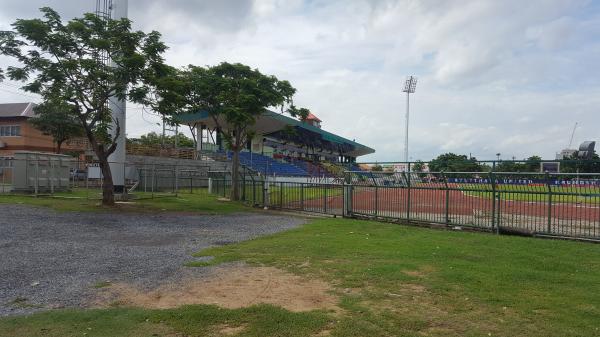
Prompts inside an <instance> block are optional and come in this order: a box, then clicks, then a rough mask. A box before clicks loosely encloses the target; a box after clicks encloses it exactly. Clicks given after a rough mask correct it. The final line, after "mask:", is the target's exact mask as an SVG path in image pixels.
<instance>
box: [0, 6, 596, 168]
mask: <svg viewBox="0 0 600 337" xmlns="http://www.w3.org/2000/svg"><path fill="white" fill-rule="evenodd" d="M95 5H96V1H93V0H54V1H52V0H46V1H40V0H28V1H23V0H0V30H6V29H10V23H12V22H13V21H14V20H15V19H16V18H33V17H38V16H39V15H40V14H39V11H38V8H39V7H42V6H50V7H52V8H54V9H55V10H57V11H58V12H59V13H61V15H62V16H63V18H65V19H69V18H73V17H78V16H80V15H81V14H82V13H84V12H93V11H94V9H95ZM129 17H130V19H131V20H133V24H134V27H135V28H136V29H141V30H143V31H151V30H157V31H159V32H161V33H162V35H163V40H164V42H165V43H166V44H167V45H168V46H169V50H168V51H167V53H166V55H165V57H166V61H167V62H168V63H169V64H171V65H174V66H186V65H188V64H195V65H201V66H202V65H215V64H218V63H219V62H222V61H227V62H241V63H245V64H248V65H250V66H251V67H254V68H258V69H259V70H260V71H261V72H263V73H266V74H272V75H275V76H277V77H278V78H279V79H286V80H289V81H290V82H291V83H292V85H293V86H294V87H295V88H296V89H297V90H298V91H297V94H296V96H295V98H294V102H295V103H296V105H298V106H302V107H307V108H309V109H310V110H311V111H312V112H313V113H314V114H315V115H317V116H318V117H319V118H320V119H322V120H323V123H322V125H323V128H324V129H326V130H328V131H331V132H334V133H337V134H339V135H342V136H344V137H346V138H349V139H355V140H356V141H357V142H359V143H362V144H365V145H368V146H370V147H372V148H374V149H375V150H376V153H375V154H372V155H368V156H364V157H361V158H359V161H399V160H402V159H403V153H404V152H403V147H404V118H405V112H406V94H405V93H403V92H402V89H403V87H404V81H405V79H406V76H407V75H414V76H417V77H418V84H417V88H416V92H415V93H414V94H411V97H410V131H409V139H410V141H409V144H410V155H409V157H410V159H411V160H417V159H421V160H429V159H432V158H435V157H436V156H438V155H439V154H441V153H446V152H454V153H460V154H471V155H473V156H475V157H477V158H478V159H482V160H485V159H495V158H496V154H497V153H500V154H501V155H500V156H501V158H503V159H511V158H513V157H515V158H516V159H522V158H526V157H528V156H530V155H541V156H542V157H543V158H546V159H553V158H554V156H555V153H556V152H558V151H560V150H561V149H563V148H565V147H566V146H567V145H568V143H569V139H570V137H571V132H572V131H573V127H574V124H575V123H576V122H577V123H578V127H577V129H576V132H575V136H574V141H573V144H574V146H577V145H578V144H579V143H580V142H582V141H584V140H596V141H600V127H599V126H600V61H599V60H600V1H586V0H581V1H578V0H572V1H563V0H529V1H522V0H516V1H513V0H503V1H496V0H489V1H487V0H474V1H469V0H458V1H429V0H422V1H394V0H380V1H377V0H353V1H347V0H346V1H345V0H339V1H333V0H304V1H302V0H255V1H250V0H248V1H242V0H220V1H208V0H206V1H192V0H170V1H164V0H163V1H161V0H144V1H142V0H130V1H129ZM10 62H11V61H10V60H8V59H6V58H3V57H0V67H3V66H6V65H8V64H10ZM18 86H19V84H18V83H15V82H10V81H9V82H5V83H1V84H0V102H21V101H31V100H33V101H35V100H36V98H35V97H31V96H25V95H31V94H24V93H23V92H22V91H20V90H19V89H18ZM127 116H128V117H127V135H128V136H130V137H135V136H139V135H141V134H144V133H147V132H149V131H158V132H160V130H161V127H160V126H159V125H157V123H158V122H159V119H158V118H156V117H155V116H153V115H152V114H151V112H144V110H143V109H141V108H140V107H132V108H130V109H129V110H128V115H127Z"/></svg>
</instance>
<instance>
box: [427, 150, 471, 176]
mask: <svg viewBox="0 0 600 337" xmlns="http://www.w3.org/2000/svg"><path fill="white" fill-rule="evenodd" d="M429 170H431V172H441V171H446V172H482V171H483V166H482V165H480V164H479V163H478V162H477V159H476V158H475V157H471V158H468V157H467V156H466V155H464V154H461V155H458V154H454V153H445V154H441V155H439V156H438V157H437V158H435V159H434V160H432V161H431V162H430V163H429Z"/></svg>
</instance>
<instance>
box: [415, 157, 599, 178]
mask: <svg viewBox="0 0 600 337" xmlns="http://www.w3.org/2000/svg"><path fill="white" fill-rule="evenodd" d="M543 161H544V160H543V159H542V157H540V156H537V155H533V156H530V157H528V158H526V159H524V160H522V161H519V160H498V161H496V162H495V165H493V163H491V162H480V161H478V160H477V158H475V157H472V156H467V155H463V154H455V153H451V152H450V153H444V154H441V155H439V156H437V158H435V159H433V160H432V161H430V162H429V163H428V164H427V166H428V167H429V171H430V172H442V171H444V172H489V171H491V170H492V169H494V171H495V172H540V169H541V167H540V164H541V163H542V162H543ZM424 169H425V162H423V161H420V160H417V161H416V162H414V163H413V164H412V166H411V170H412V171H415V172H422V171H423V170H424ZM560 172H563V173H577V172H579V173H598V172H600V157H599V156H598V154H597V153H594V154H593V155H592V159H588V160H582V159H578V158H576V157H575V156H573V157H571V158H568V159H564V160H561V161H560Z"/></svg>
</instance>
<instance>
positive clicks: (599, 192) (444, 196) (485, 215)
mask: <svg viewBox="0 0 600 337" xmlns="http://www.w3.org/2000/svg"><path fill="white" fill-rule="evenodd" d="M212 184H213V193H216V194H220V195H222V196H229V188H230V187H231V181H229V180H214V181H213V182H212ZM240 184H241V186H240V190H241V191H242V199H243V200H246V201H249V202H250V203H252V204H254V205H258V206H268V207H271V208H278V209H286V210H296V211H304V212H315V213H324V214H331V215H340V216H346V217H359V218H374V219H381V220H387V221H401V222H405V223H427V224H441V225H445V226H449V227H453V228H463V227H468V228H477V229H480V230H486V231H492V232H512V233H521V234H527V235H540V236H543V235H547V236H555V237H571V238H580V239H589V240H599V239H600V173H598V174H596V173H593V174H592V173H580V174H577V173H535V172H534V173H514V172H476V173H474V172H426V173H421V172H419V173H408V172H402V173H396V172H364V171H356V172H347V177H346V183H344V184H340V183H305V182H282V181H278V182H273V181H271V182H263V181H255V180H253V181H251V182H249V181H247V180H246V181H240Z"/></svg>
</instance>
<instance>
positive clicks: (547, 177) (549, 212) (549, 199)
mask: <svg viewBox="0 0 600 337" xmlns="http://www.w3.org/2000/svg"><path fill="white" fill-rule="evenodd" d="M546 186H547V187H548V228H547V230H548V234H552V187H551V186H550V174H549V173H548V171H546Z"/></svg>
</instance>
